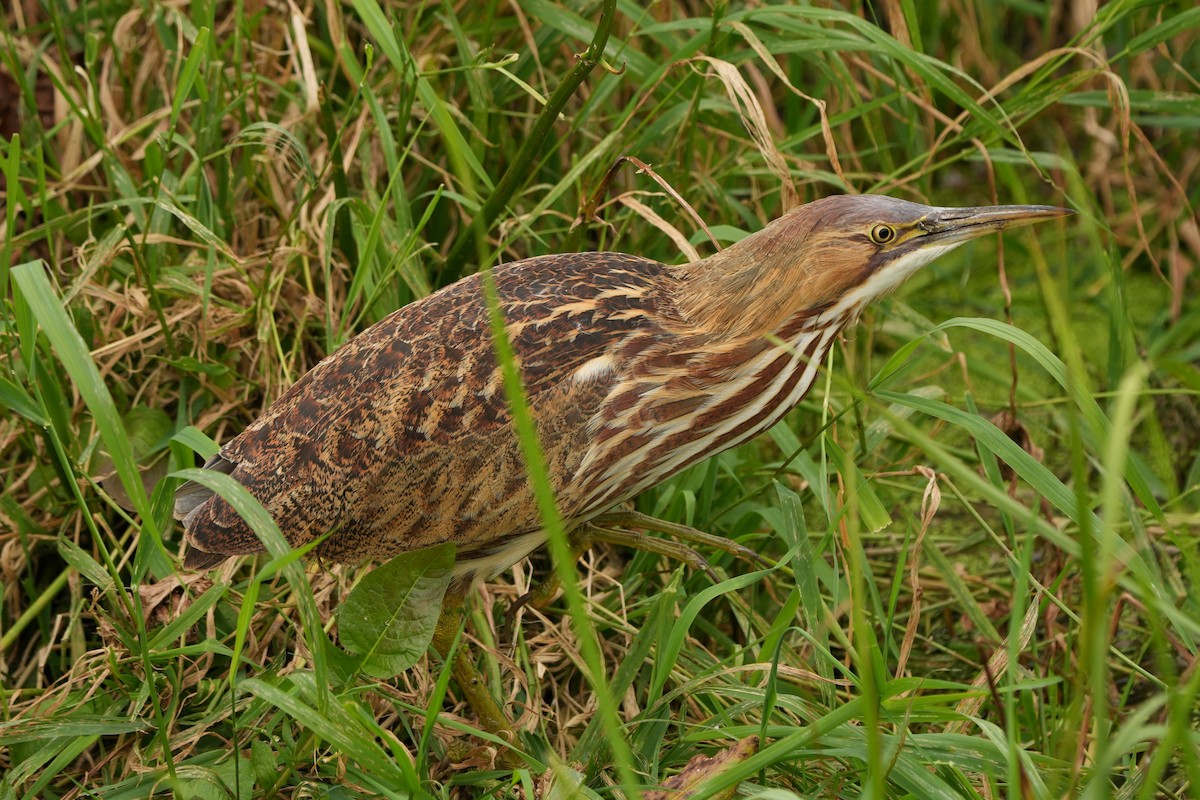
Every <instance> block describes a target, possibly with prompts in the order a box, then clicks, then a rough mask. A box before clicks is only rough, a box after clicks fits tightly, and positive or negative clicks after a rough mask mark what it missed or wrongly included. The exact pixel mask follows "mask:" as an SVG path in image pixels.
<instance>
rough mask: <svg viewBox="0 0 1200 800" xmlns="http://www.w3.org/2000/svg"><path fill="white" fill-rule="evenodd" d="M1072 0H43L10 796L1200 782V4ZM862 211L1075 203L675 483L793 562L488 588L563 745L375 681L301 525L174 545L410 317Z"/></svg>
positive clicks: (6, 362) (3, 442)
mask: <svg viewBox="0 0 1200 800" xmlns="http://www.w3.org/2000/svg"><path fill="white" fill-rule="evenodd" d="M1073 13H1074V10H1073V7H1071V8H1060V7H1058V6H1056V5H1053V4H1047V5H1037V4H1010V5H999V4H994V3H990V2H975V1H974V0H945V2H943V3H941V4H939V6H938V8H937V13H932V12H931V11H930V10H929V9H927V8H926V7H925V6H921V5H919V4H915V3H911V2H905V1H904V0H901V2H889V3H881V4H866V5H859V4H848V5H839V6H837V7H811V6H800V5H796V6H790V5H766V6H755V7H745V6H742V5H738V4H728V3H724V2H719V3H716V4H714V5H713V6H712V7H711V8H710V7H699V6H693V5H688V4H683V3H657V4H653V5H649V6H645V5H639V4H633V3H621V2H618V3H591V4H580V3H570V4H557V3H552V2H548V1H547V0H533V1H532V2H524V3H521V4H501V3H494V2H485V3H471V4H458V5H457V6H456V5H453V4H445V3H443V4H403V3H393V2H389V1H388V0H378V1H377V0H355V2H352V3H349V4H343V5H337V4H320V5H319V6H314V7H312V8H309V7H304V6H300V7H296V6H292V5H288V6H287V7H286V8H285V7H284V6H261V5H254V4H248V3H193V4H190V5H184V6H180V5H178V4H174V5H172V4H159V3H142V4H135V3H128V2H124V0H114V2H111V3H106V4H99V5H97V4H75V5H71V4H64V3H59V2H43V3H40V4H37V3H35V4H28V3H23V4H17V6H16V7H13V8H8V7H6V9H5V10H4V11H3V12H0V38H2V46H0V71H2V72H3V73H5V75H7V76H8V77H9V78H11V82H8V81H5V79H4V77H3V76H0V124H5V125H7V124H8V123H7V120H10V119H16V120H17V129H15V130H4V131H3V133H4V135H3V137H2V142H0V175H2V176H3V189H4V191H3V202H4V214H3V221H2V225H3V227H2V228H0V231H2V235H0V302H2V303H3V307H4V314H3V317H2V318H0V408H2V409H3V413H2V414H0V485H2V486H3V492H0V576H2V583H0V587H2V588H0V676H3V677H2V680H0V796H2V797H4V798H9V797H11V798H57V797H79V796H104V797H112V798H134V797H145V796H152V795H161V794H166V793H174V794H177V795H180V796H202V797H229V796H237V797H259V796H266V797H277V796H282V797H292V796H309V795H315V794H335V793H336V794H337V795H339V796H364V797H365V796H386V797H427V796H429V797H451V796H476V795H480V796H485V795H486V796H516V795H518V794H521V795H522V796H525V797H529V796H533V795H535V794H538V793H539V792H540V793H542V794H541V796H563V797H569V796H584V797H610V796H620V797H631V796H635V795H637V794H639V793H643V792H648V791H652V790H653V789H654V788H655V787H657V786H660V785H661V784H662V783H663V782H664V781H666V780H667V779H669V778H671V777H672V776H675V775H677V774H679V773H681V772H686V768H687V765H688V763H689V761H690V760H691V759H692V758H693V757H694V756H696V755H715V754H719V753H720V752H722V751H724V750H726V749H728V748H730V747H731V746H732V745H733V744H734V743H735V742H737V741H740V740H744V739H746V738H747V737H750V736H758V737H760V738H761V742H760V746H759V749H758V750H757V752H756V753H754V754H752V755H749V756H748V757H745V758H742V759H741V760H737V759H734V760H733V761H731V762H730V763H729V764H728V765H727V768H726V769H725V770H724V771H723V772H718V773H717V774H715V775H713V776H711V777H707V778H705V779H703V780H702V781H701V783H702V786H701V788H700V789H699V792H698V794H696V795H694V796H695V797H715V796H719V795H720V793H721V792H723V791H727V790H730V789H733V788H734V787H738V788H737V791H738V792H740V793H741V794H742V795H743V796H764V797H775V798H790V797H801V796H802V797H813V796H820V797H842V796H847V795H866V796H872V797H885V796H915V797H956V798H961V797H995V796H1011V797H1022V798H1024V797H1063V796H1068V795H1071V796H1085V797H1110V796H1120V797H1128V798H1149V797H1192V796H1200V791H1198V790H1197V789H1196V788H1195V787H1197V786H1200V739H1198V736H1197V715H1196V708H1197V707H1198V696H1200V670H1197V669H1196V659H1197V653H1198V650H1200V644H1198V642H1200V608H1198V607H1197V605H1196V600H1195V597H1194V592H1193V587H1195V586H1196V585H1198V584H1200V558H1198V556H1197V552H1198V541H1197V539H1198V536H1197V530H1200V526H1198V523H1197V521H1198V519H1200V516H1198V515H1200V497H1198V489H1200V403H1198V402H1197V396H1198V394H1200V369H1197V366H1196V365H1197V363H1198V362H1200V345H1198V342H1200V335H1198V334H1200V307H1198V306H1197V302H1196V297H1197V294H1198V293H1197V291H1196V288H1197V287H1196V278H1195V269H1194V266H1195V264H1196V262H1197V261H1198V260H1200V234H1198V233H1197V231H1198V230H1200V227H1198V226H1197V217H1196V213H1195V207H1196V204H1197V201H1198V199H1200V198H1198V197H1197V186H1200V182H1198V181H1196V180H1195V175H1194V173H1195V169H1196V159H1195V147H1194V144H1193V134H1194V132H1195V130H1196V129H1197V127H1198V126H1200V93H1198V91H1197V86H1198V85H1200V81H1198V78H1200V46H1198V44H1197V39H1198V37H1200V14H1198V13H1197V11H1196V9H1194V8H1191V5H1190V4H1188V3H1156V4H1145V3H1136V2H1114V3H1109V4H1106V5H1104V6H1103V7H1102V8H1101V9H1100V10H1099V11H1098V12H1096V14H1095V16H1094V17H1092V18H1090V19H1081V18H1077V17H1076V16H1072V14H1073ZM602 20H609V21H610V22H602ZM606 26H607V27H606ZM589 44H590V45H591V49H589ZM572 76H573V77H572ZM576 80H578V82H577V83H576ZM543 135H544V137H545V138H544V139H543V138H541V137H542V136H543ZM622 157H631V158H633V159H636V160H637V161H621V162H619V159H621V158H622ZM618 162H619V163H618ZM639 165H646V168H645V169H642V168H640V167H639ZM610 169H611V174H610ZM845 191H863V192H865V191H869V192H886V193H890V194H894V195H897V196H902V197H907V198H912V199H919V200H924V201H927V202H931V203H936V204H945V205H972V204H988V203H993V202H1013V203H1024V202H1036V203H1058V204H1063V205H1068V206H1070V207H1072V208H1074V209H1076V210H1078V211H1079V212H1080V213H1079V214H1078V215H1076V216H1075V217H1072V218H1070V219H1068V220H1063V221H1062V222H1060V223H1056V224H1054V225H1044V226H1039V227H1038V228H1036V229H1029V230H1023V231H1021V232H1018V233H1014V234H1010V235H1007V236H1006V237H1005V238H1004V240H1003V241H1002V242H1001V241H999V240H987V241H980V242H977V243H975V244H973V245H972V246H970V247H969V248H963V249H962V250H960V251H957V252H956V253H954V254H953V255H951V256H948V257H946V258H944V259H942V260H941V261H939V262H938V263H937V264H935V265H933V266H932V267H930V268H929V269H927V270H926V271H925V272H924V273H923V274H922V275H920V276H918V277H916V278H914V279H913V281H912V282H911V283H910V285H909V286H907V287H906V288H905V289H904V290H902V291H901V293H900V294H898V295H897V296H896V297H894V298H892V299H890V300H888V301H885V302H883V303H881V304H880V305H879V306H878V307H877V308H876V309H874V310H873V311H871V312H869V313H868V315H867V318H866V319H864V320H863V324H862V325H861V326H859V327H858V328H856V329H854V330H853V331H850V332H848V334H847V336H846V337H845V339H844V341H843V342H841V343H840V345H839V346H838V347H837V348H836V349H835V352H834V354H833V355H832V357H831V359H830V364H829V365H828V369H827V370H826V372H825V373H824V376H823V378H822V380H821V381H820V382H819V384H818V386H817V387H815V388H814V390H813V392H812V393H811V394H810V395H809V397H808V398H807V399H806V400H805V402H804V404H803V405H802V407H801V408H800V409H799V410H798V411H797V412H796V413H795V414H793V415H791V416H790V417H789V418H788V420H787V421H786V423H784V424H781V425H780V426H778V427H777V428H776V429H774V430H773V431H771V433H770V434H769V435H768V436H765V437H763V438H762V439H761V440H760V441H757V442H754V443H752V444H749V445H746V446H744V447H742V448H739V449H737V450H735V451H731V452H729V453H726V454H723V455H721V456H719V457H717V458H715V459H712V460H710V461H709V462H707V463H705V464H702V465H699V466H697V467H695V468H693V469H691V470H689V471H688V472H686V473H684V474H681V475H679V476H677V477H676V478H674V479H672V480H671V481H668V482H667V483H666V484H664V485H663V486H660V487H658V488H656V489H654V490H652V491H651V492H648V493H646V495H644V496H643V497H641V498H639V500H638V507H639V509H640V510H642V511H645V512H648V513H653V514H656V515H658V516H661V517H663V518H665V519H668V520H671V521H676V522H682V523H686V524H689V525H693V526H695V527H698V528H701V529H703V530H706V531H711V532H713V533H717V534H721V535H723V536H728V537H730V538H733V539H736V540H738V541H740V542H741V543H743V544H745V545H747V546H749V547H752V548H754V549H755V550H756V551H758V552H760V553H763V554H764V555H767V556H769V557H771V558H772V559H773V560H775V561H777V562H778V563H777V565H776V566H774V567H772V568H766V569H758V568H755V567H752V566H750V565H746V564H743V563H740V562H737V561H735V560H733V559H732V558H730V557H728V556H726V555H724V554H720V553H711V554H710V553H705V555H706V556H709V557H710V559H711V564H712V566H713V568H714V571H715V572H716V574H717V575H718V580H717V581H716V582H715V583H714V582H713V581H712V580H711V578H709V577H708V576H706V575H703V574H699V573H695V574H694V573H692V572H690V571H688V570H686V569H685V568H682V567H680V566H678V565H676V564H673V563H670V562H667V561H665V560H663V559H662V558H661V557H659V556H655V555H653V554H648V553H641V552H633V551H627V550H623V549H619V548H618V549H614V548H605V547H600V548H596V549H595V550H593V551H592V552H591V553H589V554H588V555H587V556H585V557H584V559H583V561H582V562H581V565H580V569H579V571H578V573H577V582H574V583H573V582H571V581H570V580H568V581H567V583H568V586H573V587H574V588H573V589H570V590H569V592H568V595H567V597H566V600H564V601H563V602H561V603H560V604H559V606H558V607H553V608H551V609H550V610H549V611H546V612H540V611H535V610H531V609H526V610H524V611H522V612H521V614H520V615H519V616H518V622H517V624H515V625H509V624H506V622H505V619H504V611H505V609H506V608H507V607H508V605H509V604H510V603H511V602H512V601H513V600H514V599H515V597H516V596H517V595H518V594H520V593H521V592H523V591H525V590H526V589H527V588H528V585H529V582H530V580H531V579H536V578H537V577H538V576H544V575H546V574H548V573H549V571H550V569H551V567H550V565H549V561H548V560H547V559H546V558H545V557H544V556H540V557H535V558H534V559H533V561H532V563H526V564H522V565H518V566H517V567H516V568H515V569H514V571H513V572H512V573H510V574H509V575H505V576H501V577H500V578H499V579H497V580H496V581H494V582H492V583H489V584H488V585H486V586H484V587H482V589H481V590H480V591H479V592H478V593H477V594H476V595H474V596H473V597H472V604H471V613H470V614H469V628H468V630H469V633H470V635H472V636H474V637H476V638H477V639H478V640H479V641H480V642H481V645H482V646H481V647H479V648H478V649H479V651H480V652H481V654H482V655H481V667H482V668H483V670H484V672H485V674H486V675H487V676H488V677H489V685H490V688H491V690H492V691H493V693H494V694H495V695H496V696H497V698H498V699H500V700H501V701H502V702H503V703H505V704H506V705H507V706H508V707H509V708H510V709H512V710H513V712H514V715H515V716H516V717H518V726H519V727H520V728H521V729H522V735H521V741H520V742H519V745H520V747H521V750H522V752H523V753H525V754H527V757H528V761H527V765H528V769H525V770H517V771H515V772H514V771H512V770H508V769H501V768H499V767H498V766H497V763H496V760H495V755H496V748H497V743H496V742H495V740H494V738H489V737H488V736H484V735H480V734H479V732H478V731H476V730H475V729H474V727H473V725H472V718H471V715H470V713H469V712H467V711H466V710H465V709H464V708H463V707H462V706H461V704H460V701H459V699H458V696H457V694H456V690H455V688H454V687H453V686H452V685H450V683H449V681H448V673H447V671H446V670H444V669H443V668H442V666H441V664H440V662H439V661H438V660H437V659H436V658H433V659H430V660H427V661H422V662H420V663H419V664H418V665H417V666H415V667H414V668H413V669H411V670H409V671H407V672H405V673H403V674H402V675H400V676H399V677H397V678H395V679H393V680H390V681H383V680H379V679H376V678H370V677H364V675H363V674H360V673H359V672H357V671H356V670H354V669H350V670H347V669H346V665H345V664H344V663H343V662H342V661H341V660H340V659H342V658H343V656H342V655H340V653H341V651H340V650H339V649H337V648H336V647H335V646H334V644H333V642H334V641H337V640H338V637H337V633H338V632H337V626H336V620H337V616H336V610H337V609H338V608H339V607H341V606H342V604H343V602H344V600H345V598H346V596H347V594H348V593H349V591H350V589H351V587H352V586H353V585H354V583H355V581H356V580H357V578H358V576H360V575H361V574H363V571H364V570H363V569H361V568H359V569H354V568H347V567H334V566H331V565H308V564H307V562H303V561H301V560H300V559H299V558H298V556H297V555H296V554H294V553H288V552H287V551H286V547H283V541H282V538H281V537H280V536H279V533H278V531H277V530H275V529H274V524H273V523H272V522H271V521H270V520H269V518H266V517H265V516H261V515H260V517H258V518H257V519H258V522H257V526H256V529H259V530H260V531H261V533H262V535H263V536H265V537H266V539H267V540H268V541H273V542H274V543H275V545H277V546H276V547H274V548H272V552H271V554H270V555H269V556H264V557H263V558H261V559H259V560H257V561H252V560H242V561H241V562H239V563H237V564H235V565H231V566H230V567H227V568H224V569H222V570H219V571H217V572H214V573H212V574H211V575H197V574H193V573H189V572H186V571H184V570H182V568H181V566H180V562H179V559H178V554H179V552H180V550H181V543H180V534H179V531H178V529H177V527H175V526H173V524H172V522H171V519H170V506H171V495H172V492H173V490H174V487H175V485H176V484H177V481H178V478H180V477H183V476H195V475H196V473H195V472H188V471H187V470H189V469H191V468H193V467H194V466H195V464H196V454H197V453H200V454H201V455H208V454H210V453H211V451H212V448H213V447H214V446H215V445H214V442H220V441H225V440H228V439H229V438H230V437H232V436H233V435H235V434H236V433H237V432H238V431H239V430H240V429H241V428H242V427H243V426H244V425H245V424H246V423H248V422H249V421H250V420H252V419H253V418H254V417H255V416H256V415H257V414H258V413H259V412H260V411H261V410H262V409H263V408H264V407H265V405H266V404H268V403H269V402H270V401H271V400H273V399H274V398H275V397H277V396H278V395H279V394H280V392H281V391H282V390H283V389H284V388H285V387H286V386H287V385H289V384H290V383H291V382H293V381H294V380H296V379H297V378H298V377H299V376H300V375H302V374H303V373H304V372H305V371H306V370H307V369H308V368H309V367H311V366H312V365H313V364H315V363H316V361H317V360H319V358H321V357H322V356H323V355H325V354H326V353H328V352H331V351H332V350H333V349H335V348H336V347H337V346H339V345H340V344H342V343H344V342H345V341H346V340H347V339H348V338H349V337H351V336H352V335H353V334H354V333H355V332H356V331H358V330H361V329H362V328H363V327H365V326H367V325H369V324H371V323H372V322H374V321H376V320H378V319H379V318H381V317H382V316H383V315H384V314H386V313H388V312H390V311H391V310H393V309H395V308H397V307H400V306H402V305H404V304H405V303H408V302H410V301H412V300H413V299H416V298H418V297H421V296H424V295H425V294H427V293H428V292H430V291H432V290H434V289H436V288H437V287H438V286H440V285H444V284H446V283H448V282H450V281H452V280H454V279H456V278H457V277H458V276H459V275H461V274H465V273H468V272H472V271H475V270H477V269H479V268H481V267H484V266H487V265H489V264H492V263H495V262H500V261H511V260H514V259H516V258H521V257H524V256H528V255H534V254H539V253H546V252H561V251H564V250H568V249H576V250H594V249H615V250H621V251H625V252H633V253H637V254H640V255H644V256H648V257H652V258H658V259H660V260H663V261H668V262H679V261H681V260H684V259H685V258H686V257H687V255H686V254H687V253H688V252H692V251H694V252H698V253H699V254H701V255H703V254H706V253H708V252H711V251H712V248H713V247H714V245H713V244H712V242H711V241H710V235H709V234H710V233H711V236H712V238H713V239H715V240H716V242H718V243H720V244H726V243H728V242H731V241H734V240H736V239H737V238H739V237H740V236H742V235H744V234H745V233H746V232H748V231H751V230H754V229H756V228H758V227H760V226H761V225H762V224H763V223H764V222H765V221H766V220H769V219H771V218H773V217H775V216H778V215H779V214H780V213H782V212H783V211H784V210H786V208H787V207H788V206H789V204H791V203H793V202H796V201H800V202H802V201H805V200H809V199H814V198H816V197H820V196H824V195H826V194H830V193H834V192H845ZM684 202H686V204H687V205H688V206H690V208H691V209H694V212H695V214H696V215H698V217H699V219H700V220H702V221H703V223H704V226H706V229H705V227H702V226H701V224H699V223H697V221H696V220H695V219H694V218H693V217H692V215H691V212H690V211H689V210H688V209H687V208H685V207H684V205H683V203H684ZM531 452H533V451H532V450H531ZM168 475H169V476H172V477H164V476H168ZM218 488H219V489H220V490H221V491H223V492H227V493H233V494H232V495H230V496H237V487H236V486H234V487H218ZM243 494H244V492H243ZM246 508H247V512H246V513H247V514H249V515H251V517H254V514H255V510H254V509H253V504H252V503H248V504H247V505H246ZM258 511H259V512H261V509H259V510H258ZM281 548H282V549H281ZM564 577H567V578H568V579H569V578H570V577H571V575H570V574H567V575H565V576H564ZM597 693H599V695H598V694H597ZM551 786H552V787H553V788H549V787H551ZM555 793H557V794H555Z"/></svg>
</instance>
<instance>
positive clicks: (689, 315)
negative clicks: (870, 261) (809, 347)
mask: <svg viewBox="0 0 1200 800" xmlns="http://www.w3.org/2000/svg"><path fill="white" fill-rule="evenodd" d="M786 219H787V218H784V220H780V221H777V222H776V223H773V224H772V225H768V226H767V227H766V228H764V229H762V230H761V231H759V232H757V233H755V234H752V235H750V236H747V237H746V238H745V239H742V240H741V241H740V242H738V243H736V244H734V245H732V246H731V247H729V248H727V249H725V250H723V251H721V252H720V253H716V254H715V255H712V256H709V257H708V258H705V259H703V260H701V261H694V262H692V263H690V264H683V265H681V266H678V267H675V268H674V270H675V273H676V275H677V276H678V278H679V282H678V286H677V289H676V293H675V294H676V296H675V297H674V304H675V306H676V308H677V309H678V310H679V314H680V316H681V317H682V318H683V319H684V320H685V321H686V322H687V324H688V325H689V326H691V327H692V328H693V329H694V330H696V331H698V332H706V333H708V334H709V335H711V336H714V337H717V338H722V339H757V338H761V337H763V336H769V335H772V334H778V333H779V332H780V331H781V329H782V328H783V327H784V326H785V325H789V324H790V323H791V321H793V320H795V319H797V318H803V317H806V316H816V315H820V314H822V313H823V312H826V311H827V310H829V309H830V308H831V307H832V306H834V305H835V304H836V303H837V300H838V298H839V297H841V296H842V295H843V294H844V293H845V290H846V288H847V285H848V284H849V283H851V282H852V281H853V280H854V279H855V277H856V276H857V273H858V271H859V270H858V269H857V267H856V265H853V264H841V263H838V262H839V259H840V252H839V250H838V249H837V248H833V247H828V246H827V244H828V242H826V241H825V239H824V238H822V237H811V236H807V235H806V231H804V230H802V229H801V227H800V226H798V225H797V224H792V225H790V226H783V227H780V226H779V222H782V221H786Z"/></svg>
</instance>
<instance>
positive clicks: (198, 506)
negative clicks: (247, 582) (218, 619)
mask: <svg viewBox="0 0 1200 800" xmlns="http://www.w3.org/2000/svg"><path fill="white" fill-rule="evenodd" d="M236 466H237V465H236V464H235V463H234V462H233V461H230V460H229V459H227V458H225V457H224V456H222V455H221V454H220V453H218V454H217V455H215V456H213V457H212V458H210V459H208V461H206V462H204V469H210V470H213V471H215V472H223V473H225V474H226V475H230V474H233V471H234V469H235V468H236ZM174 516H175V519H177V520H180V521H182V522H183V529H184V531H185V532H186V533H187V542H188V552H187V555H186V556H184V559H183V565H184V566H185V567H187V568H188V569H210V568H212V567H215V566H217V565H218V564H220V563H221V562H222V561H224V560H225V559H227V558H229V557H230V556H235V555H243V554H246V553H254V552H258V551H260V550H262V545H261V544H260V543H259V541H258V539H257V537H255V536H254V533H253V532H252V531H251V530H250V528H249V526H247V525H246V523H245V522H244V521H243V520H242V518H241V517H240V516H238V515H237V513H236V512H235V511H234V510H233V509H232V508H230V507H229V505H228V504H227V503H226V502H225V501H224V500H222V499H221V498H220V497H219V496H218V495H217V494H216V493H215V492H213V490H212V489H209V488H208V487H207V486H204V485H203V484H200V483H196V482H195V481H188V482H187V483H185V484H183V485H182V486H180V487H179V488H178V489H177V490H176V491H175V509H174Z"/></svg>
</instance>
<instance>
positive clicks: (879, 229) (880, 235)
mask: <svg viewBox="0 0 1200 800" xmlns="http://www.w3.org/2000/svg"><path fill="white" fill-rule="evenodd" d="M895 238H896V229H895V228H893V227H892V226H891V225H876V226H875V227H873V228H871V241H872V242H874V243H875V244H887V243H888V242H890V241H892V240H893V239H895Z"/></svg>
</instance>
